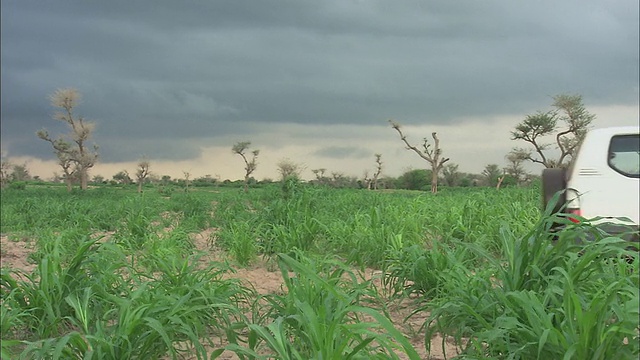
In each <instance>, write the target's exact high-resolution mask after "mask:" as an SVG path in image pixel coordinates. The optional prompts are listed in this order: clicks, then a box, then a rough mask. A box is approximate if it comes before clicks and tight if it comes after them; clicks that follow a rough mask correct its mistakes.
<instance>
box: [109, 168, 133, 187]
mask: <svg viewBox="0 0 640 360" xmlns="http://www.w3.org/2000/svg"><path fill="white" fill-rule="evenodd" d="M113 180H115V181H117V182H118V183H119V184H123V185H129V184H131V182H132V181H133V179H131V177H130V176H129V172H128V171H127V170H122V171H120V172H118V173H117V174H115V175H113Z"/></svg>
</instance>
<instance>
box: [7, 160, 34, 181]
mask: <svg viewBox="0 0 640 360" xmlns="http://www.w3.org/2000/svg"><path fill="white" fill-rule="evenodd" d="M9 178H10V179H11V181H29V180H31V174H29V169H28V168H27V164H26V163H23V164H14V165H13V166H12V167H11V174H10V175H9Z"/></svg>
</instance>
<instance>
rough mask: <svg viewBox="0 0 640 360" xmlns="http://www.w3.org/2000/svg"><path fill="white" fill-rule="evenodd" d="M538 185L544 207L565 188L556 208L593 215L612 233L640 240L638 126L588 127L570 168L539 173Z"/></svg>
mask: <svg viewBox="0 0 640 360" xmlns="http://www.w3.org/2000/svg"><path fill="white" fill-rule="evenodd" d="M542 188H543V204H544V206H545V207H546V206H547V204H548V202H549V201H550V200H551V198H552V197H553V195H554V194H555V193H556V192H558V191H561V190H564V193H563V194H561V196H560V200H559V202H558V204H557V205H556V207H555V208H554V212H558V211H560V212H563V213H568V214H575V215H578V216H580V217H582V218H585V219H594V220H592V221H591V222H592V223H593V224H596V225H597V226H599V227H600V228H601V229H602V230H604V231H606V232H607V233H609V234H611V235H617V236H620V237H622V238H625V239H627V240H630V241H636V242H637V241H639V239H638V229H639V226H638V225H639V224H640V127H634V126H626V127H610V128H602V129H594V130H591V131H589V132H588V133H587V135H586V137H585V138H584V141H583V142H582V145H581V146H580V148H579V149H578V152H577V154H576V156H575V158H574V159H573V162H572V164H571V166H570V167H569V169H566V170H565V169H545V170H544V171H543V172H542ZM571 219H572V221H576V222H577V218H571Z"/></svg>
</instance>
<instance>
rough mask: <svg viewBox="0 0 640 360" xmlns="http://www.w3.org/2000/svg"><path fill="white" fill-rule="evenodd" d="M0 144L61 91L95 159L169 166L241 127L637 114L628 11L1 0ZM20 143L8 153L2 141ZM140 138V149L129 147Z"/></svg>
mask: <svg viewBox="0 0 640 360" xmlns="http://www.w3.org/2000/svg"><path fill="white" fill-rule="evenodd" d="M1 7H2V9H1V10H2V11H1V16H2V19H1V20H2V32H1V33H0V35H1V37H2V38H1V40H2V53H1V56H2V59H1V60H2V61H1V64H2V79H1V82H2V90H3V91H2V109H1V114H2V122H3V124H2V140H3V143H5V139H12V140H11V142H10V143H11V145H10V147H11V148H12V152H14V153H21V152H23V153H25V154H27V153H28V154H30V155H36V156H38V155H39V156H45V153H42V149H41V147H39V146H30V145H27V144H21V141H25V142H26V141H30V140H29V136H31V135H29V136H26V135H24V134H33V132H34V131H35V130H37V129H39V128H41V127H47V128H54V125H52V120H50V114H51V113H52V112H53V109H51V108H50V106H49V104H48V101H47V100H46V96H47V94H49V93H51V92H52V91H53V90H54V89H55V88H57V87H67V86H74V87H77V88H78V89H79V90H80V91H81V92H82V93H83V94H84V98H85V101H84V103H83V104H82V106H81V107H80V108H79V109H78V112H79V113H81V114H83V115H84V116H86V117H87V118H90V119H95V120H96V121H97V122H98V124H99V128H98V129H99V130H98V131H97V132H96V141H97V142H103V143H116V142H117V140H118V139H125V140H126V141H123V142H122V144H121V145H120V146H119V147H118V148H117V149H115V148H113V149H111V148H109V147H106V148H105V147H104V146H103V152H104V156H105V157H110V158H112V159H114V160H118V159H129V158H128V157H127V156H126V154H129V153H138V152H149V153H150V152H154V153H158V154H162V153H163V152H162V151H158V150H157V149H156V148H154V146H155V143H154V142H153V141H151V140H152V139H154V138H167V137H168V136H169V135H170V137H171V139H172V140H168V141H171V142H172V143H175V144H176V145H174V146H173V147H174V149H175V150H174V151H171V152H170V153H168V154H166V155H164V156H168V157H171V158H172V159H174V158H175V159H177V158H187V157H189V156H193V154H194V151H195V150H194V148H193V147H190V146H182V145H178V144H182V143H190V144H195V143H198V144H199V143H200V142H201V141H202V140H201V139H202V138H211V137H223V138H224V137H225V136H226V137H229V136H240V135H242V134H246V135H251V134H257V133H256V132H257V131H259V129H260V127H259V126H256V124H276V123H280V124H284V123H297V124H323V125H327V126H330V125H335V124H354V125H361V126H370V125H379V124H384V121H385V120H386V119H387V118H396V119H398V121H400V122H401V123H403V124H428V123H431V124H450V123H455V122H458V121H461V119H463V118H469V117H473V116H482V117H487V116H491V115H495V116H499V115H502V114H523V116H524V115H525V114H527V113H530V112H533V111H535V110H538V109H545V108H547V107H548V105H549V103H550V98H549V96H551V95H555V94H558V93H562V92H570V93H579V94H582V95H583V96H584V98H585V103H586V104H587V106H604V105H611V104H619V105H637V104H638V77H639V71H638V67H639V66H638V62H639V56H638V41H639V38H638V3H637V2H634V1H624V0H617V1H612V2H607V3H592V4H591V6H583V2H582V1H578V0H574V1H565V2H556V1H551V0H547V1H542V2H527V3H517V2H504V1H498V0H493V1H483V2H478V1H464V2H414V1H393V2H390V1H382V0H381V1H344V0H331V1H322V2H319V1H311V0H309V1H293V0H290V1H286V0H280V1H276V0H265V1H260V2H255V1H204V0H202V1H195V2H191V3H189V5H186V4H185V3H183V2H175V1H154V2H153V3H150V2H142V1H136V2H130V1H126V2H125V1H102V2H85V1H57V2H29V1H21V2H17V1H9V2H2V3H1ZM17 139H21V140H17ZM130 139H145V140H149V141H148V142H136V141H129V140H130Z"/></svg>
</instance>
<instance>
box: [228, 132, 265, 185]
mask: <svg viewBox="0 0 640 360" xmlns="http://www.w3.org/2000/svg"><path fill="white" fill-rule="evenodd" d="M250 145H251V142H250V141H242V142H238V143H236V144H235V145H233V147H232V148H231V151H232V152H233V153H234V154H238V155H240V156H242V160H244V164H245V167H244V171H245V173H244V191H245V192H247V191H248V189H249V176H251V174H252V173H253V172H254V171H255V170H256V168H257V167H258V163H257V160H258V154H260V150H253V151H252V152H251V154H252V155H253V156H252V157H251V160H249V159H247V156H246V154H245V153H246V151H247V150H248V149H249V146H250Z"/></svg>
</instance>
